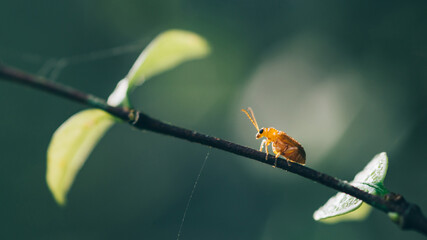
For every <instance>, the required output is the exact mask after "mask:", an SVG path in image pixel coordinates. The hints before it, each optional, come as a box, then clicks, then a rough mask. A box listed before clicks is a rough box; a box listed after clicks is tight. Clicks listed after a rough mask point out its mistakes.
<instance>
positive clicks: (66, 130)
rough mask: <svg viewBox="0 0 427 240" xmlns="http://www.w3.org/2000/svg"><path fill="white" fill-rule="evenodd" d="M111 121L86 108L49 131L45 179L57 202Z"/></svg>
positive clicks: (101, 112)
mask: <svg viewBox="0 0 427 240" xmlns="http://www.w3.org/2000/svg"><path fill="white" fill-rule="evenodd" d="M115 121H117V120H116V119H115V118H113V117H112V116H111V115H110V114H108V113H106V112H104V111H102V110H98V109H88V110H84V111H81V112H79V113H76V114H74V115H73V116H72V117H71V118H69V119H68V120H67V121H65V122H64V123H63V124H62V125H61V126H60V127H59V128H58V129H57V130H56V132H55V133H54V134H53V136H52V139H51V142H50V144H49V148H48V150H47V173H46V180H47V184H48V186H49V189H50V191H51V192H52V194H53V196H54V198H55V200H56V202H57V203H58V204H60V205H63V204H65V201H66V195H67V192H68V190H69V189H70V187H71V185H72V184H73V181H74V178H75V176H76V174H77V173H78V171H79V170H80V168H81V167H82V166H83V164H84V162H85V161H86V158H87V157H88V155H89V154H90V153H91V151H92V149H93V148H94V147H95V145H96V144H97V142H98V141H99V139H100V138H101V137H102V136H103V135H104V133H105V132H106V131H107V130H108V129H109V128H110V127H111V125H112V124H113V123H114V122H115Z"/></svg>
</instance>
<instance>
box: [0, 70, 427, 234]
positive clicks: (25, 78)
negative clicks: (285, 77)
mask: <svg viewBox="0 0 427 240" xmlns="http://www.w3.org/2000/svg"><path fill="white" fill-rule="evenodd" d="M0 78H3V79H5V80H10V81H13V82H19V83H22V84H25V85H29V86H32V87H34V88H37V89H40V90H43V91H47V92H49V93H52V94H55V95H58V96H60V97H65V98H68V99H70V100H73V101H77V102H80V103H83V104H86V105H88V106H91V107H95V108H99V109H102V110H105V111H107V112H109V113H110V114H112V115H114V116H116V117H117V118H120V119H122V120H123V121H125V122H128V123H129V124H131V125H132V126H134V127H135V128H138V129H144V130H149V131H153V132H157V133H162V134H165V135H169V136H174V137H177V138H181V139H185V140H188V141H191V142H196V143H200V144H203V145H207V146H211V147H214V148H218V149H221V150H224V151H227V152H231V153H234V154H237V155H239V156H243V157H247V158H250V159H253V160H256V161H259V162H261V163H265V164H268V165H271V166H274V162H275V157H274V156H273V155H269V156H268V159H267V160H266V159H265V153H262V152H260V151H257V150H255V149H252V148H248V147H244V146H241V145H239V144H235V143H232V142H229V141H226V140H222V139H220V138H216V137H211V136H208V135H205V134H201V133H198V132H196V131H192V130H188V129H184V128H180V127H177V126H174V125H171V124H167V123H164V122H161V121H159V120H156V119H154V118H151V117H150V116H148V115H146V114H144V113H142V112H139V111H136V110H134V109H128V108H122V107H112V106H109V105H108V104H107V103H106V102H105V101H104V100H103V99H100V98H98V97H95V96H93V95H90V94H86V93H84V92H81V91H78V90H76V89H73V88H70V87H68V86H64V85H61V84H58V83H55V82H50V81H48V80H46V79H44V78H41V77H36V76H33V75H31V74H28V73H25V72H23V71H20V70H17V69H14V68H11V67H7V66H4V65H0ZM277 168H280V169H283V170H286V171H289V172H292V173H295V174H298V175H300V176H302V177H304V178H307V179H310V180H313V181H316V182H318V183H320V184H323V185H325V186H327V187H330V188H333V189H335V190H338V191H340V192H344V193H347V194H349V195H352V196H354V197H356V198H358V199H361V200H362V201H364V202H366V203H368V204H369V205H371V206H373V207H375V208H377V209H379V210H381V211H383V212H386V213H389V215H390V216H394V215H395V216H396V217H394V218H392V220H393V221H394V222H396V223H397V224H398V225H399V226H400V227H401V228H402V229H411V230H415V231H418V232H420V233H423V234H424V235H427V219H426V218H425V217H424V216H423V214H422V212H421V210H420V208H419V207H418V206H417V205H415V204H412V203H409V202H407V201H406V200H404V198H403V197H402V196H401V195H398V194H388V195H386V196H385V197H380V196H377V195H372V194H369V193H367V192H365V191H362V190H360V189H358V188H356V187H353V186H352V185H350V184H348V183H347V182H346V181H343V180H340V179H337V178H335V177H332V176H329V175H327V174H324V173H321V172H318V171H316V170H313V169H311V168H308V167H305V166H302V165H299V164H296V163H292V162H290V163H289V164H288V163H287V162H286V160H285V159H280V158H279V159H278V161H277Z"/></svg>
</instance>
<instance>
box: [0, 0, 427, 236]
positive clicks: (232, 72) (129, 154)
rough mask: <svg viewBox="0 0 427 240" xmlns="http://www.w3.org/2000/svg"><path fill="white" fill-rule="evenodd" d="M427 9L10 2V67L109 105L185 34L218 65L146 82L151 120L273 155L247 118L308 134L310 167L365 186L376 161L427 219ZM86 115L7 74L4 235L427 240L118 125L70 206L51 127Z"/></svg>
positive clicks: (0, 25) (220, 158)
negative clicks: (201, 43)
mask: <svg viewBox="0 0 427 240" xmlns="http://www.w3.org/2000/svg"><path fill="white" fill-rule="evenodd" d="M426 12H427V4H426V3H425V1H406V2H403V1H338V0H337V1H314V0H307V1H295V0H284V1H271V0H266V1H239V0H234V1H225V0H224V1H223V0H220V1H210V0H202V1H200V0H178V1H177V0H166V1H156V0H144V1H138V0H128V1H111V0H110V1H69V0H67V1H54V0H40V1H23V0H13V1H12V0H2V1H1V2H0V32H1V34H0V61H2V62H3V63H6V64H9V65H13V66H16V67H19V68H22V69H25V70H26V71H29V72H32V73H35V74H39V75H43V76H45V77H47V78H50V79H52V80H54V81H57V82H60V83H64V84H67V85H71V86H73V87H76V88H79V89H81V90H83V91H86V92H89V93H93V94H96V95H98V96H101V97H107V96H108V95H109V93H110V92H111V91H112V90H113V89H114V87H115V85H116V83H117V81H118V80H120V79H121V78H122V77H123V76H124V75H125V74H126V73H127V71H128V70H129V68H130V67H131V65H132V63H133V61H134V60H135V59H136V57H137V56H138V55H139V53H140V51H141V50H142V49H143V48H144V47H145V46H146V44H147V43H148V42H149V41H150V40H152V39H153V38H154V37H155V36H156V35H157V34H159V33H160V32H162V31H164V30H167V29H171V28H179V29H185V30H190V31H194V32H196V33H198V34H200V35H202V36H204V37H205V38H206V39H207V40H208V41H209V42H210V44H211V46H212V54H211V55H210V56H209V57H208V58H206V59H203V60H199V61H192V62H189V63H185V64H184V65H181V66H180V67H178V68H176V69H174V70H171V71H168V72H166V73H164V74H161V75H159V76H157V77H155V78H153V79H152V80H150V81H148V82H147V83H146V84H144V86H142V87H140V88H138V89H137V90H136V91H135V92H134V94H133V95H132V101H133V103H134V105H135V106H136V107H137V108H138V109H141V110H143V111H144V112H146V113H148V114H149V115H151V116H153V117H156V118H159V119H162V120H164V121H167V122H171V123H173V124H176V125H179V126H183V127H186V128H190V129H194V130H197V131H201V132H203V133H207V134H210V135H214V136H217V137H221V138H224V139H228V140H231V141H234V142H236V143H240V144H243V145H247V146H251V147H254V148H258V147H259V144H260V141H257V140H255V138H254V135H255V132H256V131H255V129H254V128H253V126H252V125H251V124H250V122H249V120H248V119H247V118H246V117H245V116H244V115H243V114H242V113H241V112H240V109H241V108H245V107H248V106H251V107H252V108H253V109H254V111H255V114H256V117H257V120H258V122H259V123H260V125H262V126H273V127H275V128H277V129H280V130H283V131H286V132H288V133H289V134H290V135H291V136H293V137H295V138H296V139H298V140H299V141H300V142H301V143H302V144H303V146H304V147H305V149H306V152H307V166H309V167H312V168H315V169H317V170H319V171H323V172H326V173H328V174H330V175H333V176H336V177H339V178H343V179H347V180H351V179H352V178H353V176H354V175H355V173H357V172H358V171H360V170H361V169H362V168H363V167H364V166H365V164H366V163H367V162H368V161H369V160H370V159H371V158H372V157H373V156H374V155H375V154H377V153H379V152H382V151H386V152H387V153H388V156H389V159H390V165H389V170H388V175H387V178H386V180H385V185H386V187H388V188H389V189H390V190H392V191H394V192H398V193H401V194H403V195H404V196H405V197H406V198H407V199H408V200H410V201H413V202H415V203H417V204H419V205H420V206H421V208H422V209H423V210H424V212H426V211H427V190H426V187H425V186H426V183H427V177H426V174H425V172H426V171H425V169H426V168H427V161H426V155H427V154H426V148H425V146H426V140H425V135H426V134H427V126H426V120H427V114H426V113H427V111H426V105H427V102H426V100H427V94H426V92H427V91H426V90H427V81H426V79H427V33H426V25H427V14H426ZM84 108H85V107H84V106H82V105H80V104H77V103H74V102H70V101H68V100H64V99H61V98H58V97H55V96H52V95H48V94H47V93H43V92H40V91H36V90H33V89H30V88H28V87H24V86H20V85H16V84H13V83H10V82H5V81H0V109H1V113H0V143H1V144H0V238H1V239H176V237H177V233H178V229H179V226H180V224H181V220H182V216H183V213H184V209H185V206H186V203H187V200H188V198H189V196H190V193H191V191H192V188H193V185H194V181H195V179H196V177H197V174H198V172H199V169H200V167H201V166H202V163H203V160H204V159H205V156H206V154H207V153H208V152H209V154H210V155H209V157H208V159H207V162H206V166H205V169H204V171H203V173H202V174H201V176H200V179H199V182H198V186H197V189H196V191H195V193H194V195H193V198H192V202H191V204H190V206H189V209H188V212H187V215H186V220H185V222H184V225H183V228H182V232H181V237H180V239H266V240H267V239H319V240H320V239H340V238H345V239H348V240H351V239H422V236H421V235H420V234H418V233H415V232H403V231H401V230H399V229H398V228H397V227H396V226H394V224H392V223H391V222H390V221H389V220H388V218H387V216H386V215H385V214H383V213H382V212H379V211H373V212H372V214H371V215H370V216H369V217H368V218H367V219H366V220H365V221H363V222H346V223H340V224H336V225H325V224H322V223H318V222H315V221H314V220H313V219H312V214H313V212H314V211H315V210H316V209H317V208H318V207H319V206H321V205H322V204H323V203H324V202H325V201H326V200H327V199H328V198H329V197H330V196H332V195H333V194H335V191H333V190H331V189H328V188H326V187H324V186H321V185H319V184H316V183H314V182H312V181H307V180H306V179H304V178H301V177H299V176H296V175H293V174H290V173H287V172H284V171H281V170H277V169H273V168H271V167H270V166H267V165H264V164H261V163H258V162H254V161H251V160H249V159H245V158H242V157H239V156H235V155H233V154H230V153H226V152H222V151H219V150H216V149H210V148H208V147H205V146H202V145H198V144H193V143H189V142H186V141H182V140H179V139H175V138H171V137H166V136H162V135H158V134H154V133H151V132H139V131H136V130H134V129H131V128H130V127H128V126H127V125H116V126H114V127H113V128H112V129H111V130H110V131H109V132H108V133H107V134H106V136H105V137H104V138H103V139H102V141H101V142H100V144H99V145H98V146H97V147H96V148H95V150H94V152H93V153H92V155H91V156H90V157H89V159H88V161H87V162H86V164H85V166H84V167H83V169H82V171H81V172H80V173H79V175H78V176H77V179H76V181H75V183H74V185H73V187H72V189H71V191H70V193H69V195H68V204H67V206H66V207H63V208H61V207H59V206H58V205H57V204H56V203H55V202H54V200H53V198H52V196H51V194H50V192H49V191H48V188H47V186H46V183H45V168H46V149H47V146H48V143H49V140H50V137H51V135H52V133H53V132H54V131H55V129H56V128H57V127H58V126H59V125H60V124H61V123H62V122H63V121H65V120H66V119H67V118H68V117H69V116H71V115H72V114H73V113H75V112H77V111H79V110H82V109H84Z"/></svg>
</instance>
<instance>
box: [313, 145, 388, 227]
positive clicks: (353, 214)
mask: <svg viewBox="0 0 427 240" xmlns="http://www.w3.org/2000/svg"><path fill="white" fill-rule="evenodd" d="M387 168H388V158H387V154H386V153H385V152H383V153H380V154H377V155H376V156H375V157H374V158H373V159H372V160H371V161H370V162H369V163H368V165H366V167H365V168H364V169H363V170H362V171H361V172H359V173H358V174H357V175H356V176H355V177H354V179H353V181H351V182H350V184H351V185H353V186H355V187H357V188H359V189H361V190H363V191H366V192H368V193H370V194H375V195H383V194H385V193H387V190H386V189H385V188H384V185H383V182H384V178H385V176H386V174H387ZM362 206H363V207H362ZM370 210H371V207H370V206H369V205H367V204H365V203H363V201H362V200H359V199H357V198H355V197H352V196H350V195H348V194H345V193H342V192H339V193H337V194H336V195H335V196H333V197H332V198H330V199H329V200H328V201H327V202H326V203H325V205H323V206H322V207H320V208H319V209H318V210H317V211H316V212H314V214H313V218H314V219H315V220H316V221H322V222H325V223H337V222H341V221H348V220H363V219H365V218H366V217H367V216H368V214H369V212H370Z"/></svg>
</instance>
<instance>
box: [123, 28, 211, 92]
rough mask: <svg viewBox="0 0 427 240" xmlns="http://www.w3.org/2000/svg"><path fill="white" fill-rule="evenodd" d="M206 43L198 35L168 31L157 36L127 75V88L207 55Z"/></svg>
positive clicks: (180, 31)
mask: <svg viewBox="0 0 427 240" xmlns="http://www.w3.org/2000/svg"><path fill="white" fill-rule="evenodd" d="M209 51H210V49H209V45H208V43H207V41H206V40H205V39H204V38H202V37H200V36H199V35H197V34H195V33H192V32H188V31H183V30H169V31H166V32H164V33H161V34H160V35H159V36H157V37H156V38H155V39H154V40H153V41H152V42H151V43H150V44H149V45H148V47H147V48H146V49H145V50H144V51H143V52H142V53H141V55H140V56H139V57H138V59H137V60H136V62H135V63H134V65H133V66H132V68H131V69H130V71H129V74H128V75H127V77H126V78H127V79H128V80H129V88H132V87H134V86H137V85H140V84H142V83H143V82H144V81H145V80H146V79H148V78H150V77H152V76H154V75H156V74H158V73H160V72H163V71H166V70H168V69H171V68H173V67H175V66H177V65H178V64H180V63H182V62H185V61H188V60H191V59H196V58H202V57H204V56H206V55H207V54H208V53H209Z"/></svg>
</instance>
